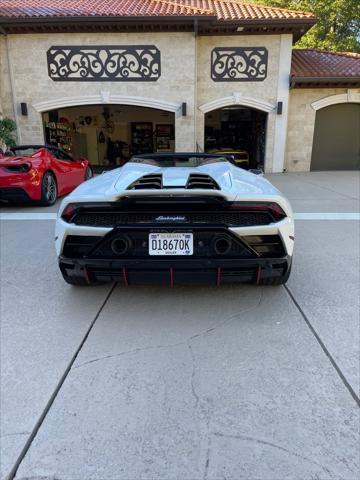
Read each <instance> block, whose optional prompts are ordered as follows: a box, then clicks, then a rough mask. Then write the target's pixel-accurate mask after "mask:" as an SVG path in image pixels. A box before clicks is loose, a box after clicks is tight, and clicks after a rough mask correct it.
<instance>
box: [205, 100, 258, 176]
mask: <svg viewBox="0 0 360 480" xmlns="http://www.w3.org/2000/svg"><path fill="white" fill-rule="evenodd" d="M266 123H267V113H265V112H262V111H260V110H256V109H254V108H249V107H241V106H229V107H224V108H220V109H218V110H213V111H212V112H209V113H207V114H206V115H205V151H206V152H209V153H212V152H216V151H218V150H226V151H227V152H229V153H230V151H233V152H234V153H235V152H244V151H245V152H247V154H248V158H249V168H261V169H264V159H265V142H266Z"/></svg>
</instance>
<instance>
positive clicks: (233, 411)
mask: <svg viewBox="0 0 360 480" xmlns="http://www.w3.org/2000/svg"><path fill="white" fill-rule="evenodd" d="M269 179H270V180H271V181H272V182H273V183H274V184H275V185H276V186H278V188H280V189H281V190H282V191H283V192H284V193H285V194H286V195H287V196H288V198H289V199H290V200H291V202H292V205H293V208H294V211H295V212H296V213H297V218H298V220H297V222H296V252H295V257H294V267H293V272H292V276H291V278H290V280H289V282H288V284H287V286H286V287H255V286H252V285H240V286H230V287H221V288H218V289H216V288H214V287H208V288H199V287H197V288H187V287H186V288H185V287H182V288H181V287H177V288H174V289H170V288H162V289H160V288H156V287H151V288H138V287H136V288H135V287H134V288H128V289H126V288H122V287H120V286H117V285H111V284H109V285H107V286H102V287H95V288H83V287H80V288H74V287H70V286H69V285H66V284H65V283H64V282H63V280H62V278H61V277H60V274H59V271H58V267H57V264H56V256H55V252H54V247H53V231H54V220H53V219H52V218H51V217H52V215H49V214H51V213H53V212H56V209H57V207H54V208H53V209H41V208H34V207H24V208H19V207H7V208H2V210H1V214H2V216H3V220H2V222H1V253H0V255H1V320H2V328H1V355H2V358H1V360H2V361H1V369H2V371H1V381H2V385H1V448H2V455H1V461H2V470H1V471H2V477H1V478H3V479H5V478H7V477H8V478H17V479H25V478H26V479H29V478H31V479H55V478H56V479H60V480H140V479H141V480H160V479H161V480H175V479H176V480H200V479H201V480H215V479H216V480H218V479H227V480H229V479H233V480H250V479H258V480H260V479H261V480H265V479H266V480H282V479H299V480H310V479H311V480H312V479H323V480H328V479H337V480H338V479H346V480H352V479H354V480H355V479H357V478H359V463H360V459H359V437H360V435H359V406H360V401H359V257H360V254H359V210H360V208H359V176H358V174H357V173H355V172H329V173H327V172H322V173H306V174H278V175H269ZM39 213H46V214H48V218H49V219H44V216H41V215H40V216H39V215H37V214H39ZM19 214H21V215H19Z"/></svg>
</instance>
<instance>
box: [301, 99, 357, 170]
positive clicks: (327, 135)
mask: <svg viewBox="0 0 360 480" xmlns="http://www.w3.org/2000/svg"><path fill="white" fill-rule="evenodd" d="M310 168H311V170H313V171H315V170H358V169H359V168H360V105H359V104H356V103H342V104H338V105H331V106H329V107H325V108H322V109H320V110H318V111H317V112H316V119H315V131H314V140H313V149H312V156H311V167H310Z"/></svg>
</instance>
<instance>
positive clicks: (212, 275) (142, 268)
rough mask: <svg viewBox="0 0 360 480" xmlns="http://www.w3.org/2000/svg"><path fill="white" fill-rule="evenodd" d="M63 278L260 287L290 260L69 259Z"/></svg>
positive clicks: (285, 268) (279, 274) (285, 270)
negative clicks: (238, 284) (237, 284)
mask: <svg viewBox="0 0 360 480" xmlns="http://www.w3.org/2000/svg"><path fill="white" fill-rule="evenodd" d="M59 266H60V270H61V271H62V273H63V275H64V276H67V277H77V278H84V279H85V280H86V281H87V283H89V284H90V283H95V282H114V281H116V282H119V283H122V284H123V285H125V286H128V285H146V284H163V285H169V286H171V287H173V286H175V285H187V284H189V285H194V284H207V285H209V284H210V285H217V286H220V285H223V284H230V283H255V284H259V283H261V282H262V281H264V280H265V279H268V278H276V277H283V276H285V275H286V274H287V273H288V271H289V269H290V267H291V257H290V256H288V255H286V256H284V257H282V258H256V259H234V258H231V259H230V258H229V259H226V258H221V259H218V258H214V259H209V258H207V259H199V258H197V259H196V258H191V259H186V260H184V259H181V260H180V259H177V260H176V259H174V258H172V259H168V258H167V259H161V260H154V259H108V260H106V259H70V258H67V257H64V256H60V257H59Z"/></svg>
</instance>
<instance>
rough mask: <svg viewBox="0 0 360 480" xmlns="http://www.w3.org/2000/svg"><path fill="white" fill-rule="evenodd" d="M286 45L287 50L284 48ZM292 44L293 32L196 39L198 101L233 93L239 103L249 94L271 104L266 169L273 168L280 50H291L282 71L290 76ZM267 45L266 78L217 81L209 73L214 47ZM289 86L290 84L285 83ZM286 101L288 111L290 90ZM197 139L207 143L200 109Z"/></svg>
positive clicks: (285, 108) (201, 144)
mask: <svg viewBox="0 0 360 480" xmlns="http://www.w3.org/2000/svg"><path fill="white" fill-rule="evenodd" d="M284 45H285V48H286V50H287V52H283V51H282V49H284ZM291 45H292V36H291V35H256V36H255V35H254V36H251V35H249V36H219V37H211V36H209V37H205V36H204V37H199V38H198V42H197V65H198V68H197V83H198V87H197V104H198V105H199V106H200V107H201V106H202V105H204V104H206V103H207V102H211V101H214V100H216V99H220V98H224V97H231V96H234V97H235V98H236V104H238V105H241V98H242V97H246V98H250V99H254V100H257V101H262V102H265V103H268V104H270V105H272V110H271V111H270V112H269V113H268V121H267V135H266V153H265V168H266V170H267V171H272V169H273V155H274V141H275V128H276V122H277V116H276V105H277V101H278V100H279V88H278V87H279V83H280V82H279V80H280V79H279V66H280V57H281V54H282V53H283V54H285V55H286V54H288V58H287V59H286V62H287V65H285V72H284V73H281V74H282V75H285V77H286V84H287V85H288V78H289V73H290V55H289V52H290V50H291ZM234 46H245V47H266V48H267V50H268V67H267V77H266V79H265V80H263V81H259V82H254V81H249V82H214V81H213V80H212V79H211V76H210V55H211V51H212V49H213V48H214V47H234ZM286 88H287V90H288V87H286ZM281 96H284V97H285V98H281V100H283V101H284V107H283V113H284V114H285V115H286V113H287V98H288V92H281ZM196 137H197V143H198V144H199V145H200V146H201V147H202V146H203V145H204V118H203V115H202V114H201V112H198V117H197V125H196Z"/></svg>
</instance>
